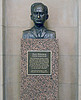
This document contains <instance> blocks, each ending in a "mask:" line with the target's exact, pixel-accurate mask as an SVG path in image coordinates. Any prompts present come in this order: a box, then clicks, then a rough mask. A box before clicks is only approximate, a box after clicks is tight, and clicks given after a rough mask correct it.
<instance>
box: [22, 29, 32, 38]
mask: <svg viewBox="0 0 81 100" xmlns="http://www.w3.org/2000/svg"><path fill="white" fill-rule="evenodd" d="M30 33H31V29H28V30H24V31H23V37H22V38H23V39H26V38H28V37H29V34H30Z"/></svg>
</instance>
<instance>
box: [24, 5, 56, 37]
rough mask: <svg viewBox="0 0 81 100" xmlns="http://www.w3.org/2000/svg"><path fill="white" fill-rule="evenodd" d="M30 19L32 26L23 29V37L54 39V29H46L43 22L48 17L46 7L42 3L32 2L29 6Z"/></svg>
mask: <svg viewBox="0 0 81 100" xmlns="http://www.w3.org/2000/svg"><path fill="white" fill-rule="evenodd" d="M31 19H32V20H33V22H34V26H33V27H32V28H31V29H29V30H25V31H23V39H54V38H56V33H55V31H52V30H48V29H47V28H45V26H44V22H45V21H46V20H47V19H48V8H47V6H45V5H44V4H42V3H34V4H32V6H31Z"/></svg>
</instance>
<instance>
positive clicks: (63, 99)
mask: <svg viewBox="0 0 81 100" xmlns="http://www.w3.org/2000/svg"><path fill="white" fill-rule="evenodd" d="M34 2H42V3H44V4H46V5H47V6H48V8H49V19H48V20H47V22H46V23H45V25H46V26H47V27H48V28H49V29H51V30H55V31H56V34H57V39H59V100H77V88H78V87H77V81H78V80H77V79H78V73H77V71H78V60H77V58H78V39H79V38H78V35H79V33H78V15H79V14H78V1H77V0H4V7H5V9H4V13H5V14H4V15H5V19H4V28H3V36H4V39H5V44H4V46H5V51H4V53H5V55H6V56H5V60H4V63H5V64H4V65H5V66H4V68H5V95H4V96H5V100H19V78H20V75H19V70H20V58H21V53H20V46H21V44H20V39H21V37H22V31H23V30H26V29H29V28H31V27H32V26H33V23H32V21H31V19H30V6H31V4H32V3H34ZM79 4H80V5H81V3H79ZM79 25H80V24H79ZM79 27H80V28H81V25H80V26H79ZM79 43H80V42H79ZM79 58H80V59H81V57H80V56H79ZM79 65H80V62H79ZM79 75H80V73H79ZM79 87H80V88H81V82H79ZM0 90H1V89H0ZM79 91H80V90H79ZM80 92H81V91H80ZM80 99H81V97H80V98H79V100H80ZM0 100H1V99H0Z"/></svg>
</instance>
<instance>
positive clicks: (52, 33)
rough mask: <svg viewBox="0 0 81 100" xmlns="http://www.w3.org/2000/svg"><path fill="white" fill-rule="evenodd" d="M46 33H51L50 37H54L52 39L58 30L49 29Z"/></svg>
mask: <svg viewBox="0 0 81 100" xmlns="http://www.w3.org/2000/svg"><path fill="white" fill-rule="evenodd" d="M46 33H47V34H49V37H50V38H52V39H54V38H56V32H55V31H52V30H47V31H46Z"/></svg>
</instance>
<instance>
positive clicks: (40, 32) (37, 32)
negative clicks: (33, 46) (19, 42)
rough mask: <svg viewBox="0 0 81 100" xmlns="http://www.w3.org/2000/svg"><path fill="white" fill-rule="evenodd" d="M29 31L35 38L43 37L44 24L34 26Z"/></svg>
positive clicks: (44, 32) (44, 31)
mask: <svg viewBox="0 0 81 100" xmlns="http://www.w3.org/2000/svg"><path fill="white" fill-rule="evenodd" d="M31 33H32V34H33V36H34V37H35V38H43V37H44V36H45V34H46V28H45V27H44V26H43V27H40V28H38V27H36V26H34V27H32V28H31Z"/></svg>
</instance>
